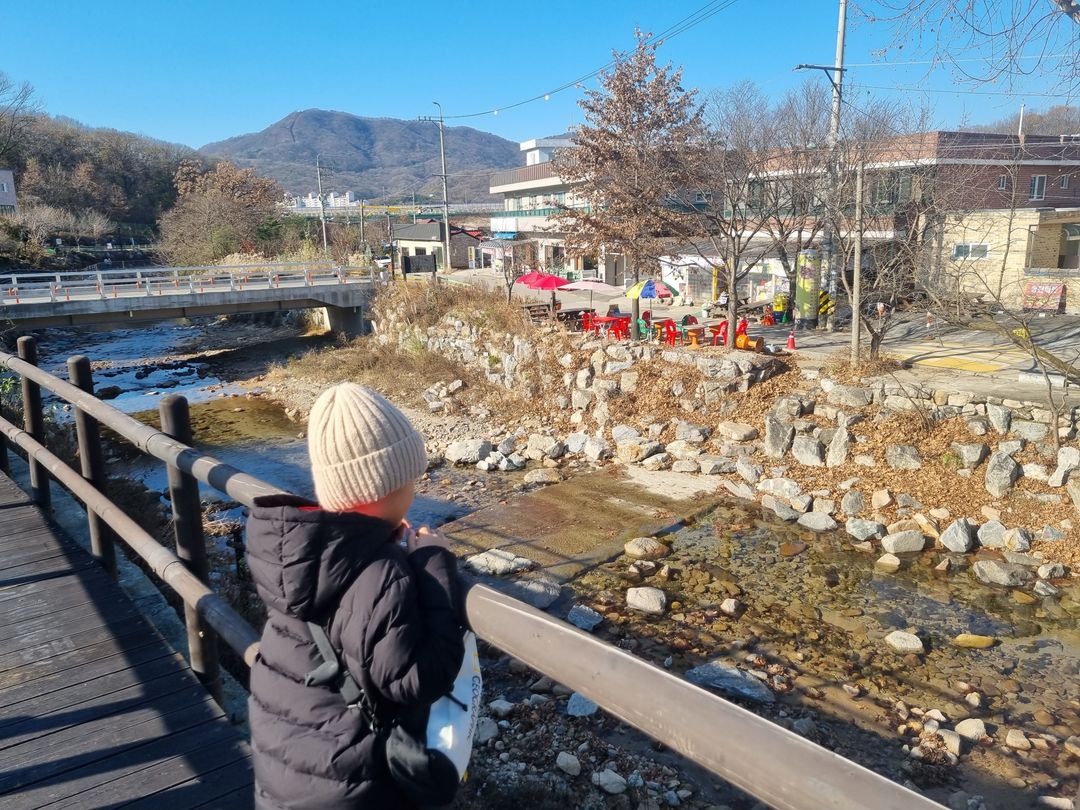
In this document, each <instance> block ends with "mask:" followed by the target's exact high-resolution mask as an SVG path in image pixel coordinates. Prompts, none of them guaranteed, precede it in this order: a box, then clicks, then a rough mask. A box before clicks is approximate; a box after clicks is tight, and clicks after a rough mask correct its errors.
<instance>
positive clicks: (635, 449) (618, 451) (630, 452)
mask: <svg viewBox="0 0 1080 810" xmlns="http://www.w3.org/2000/svg"><path fill="white" fill-rule="evenodd" d="M663 449H664V446H663V445H662V444H660V442H656V441H650V440H649V439H630V440H629V441H625V442H619V445H618V446H617V447H616V448H615V455H616V456H617V457H618V459H619V461H622V462H623V463H625V464H637V463H638V462H640V461H644V460H645V459H647V458H648V457H649V456H655V455H656V454H657V453H659V452H660V451H661V450H663Z"/></svg>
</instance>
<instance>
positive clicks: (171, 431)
mask: <svg viewBox="0 0 1080 810" xmlns="http://www.w3.org/2000/svg"><path fill="white" fill-rule="evenodd" d="M159 412H160V414H161V430H162V432H163V433H166V434H168V435H169V436H171V437H172V438H174V439H176V440H177V441H178V442H182V443H184V444H191V413H190V411H189V410H188V402H187V400H186V399H184V397H181V396H177V395H175V394H170V395H169V396H166V397H164V398H163V399H162V400H161V404H160V407H159ZM167 469H168V473H169V494H170V496H171V497H172V511H173V531H174V533H175V537H176V556H177V557H179V558H180V559H181V560H183V561H184V564H185V565H186V566H187V567H188V570H189V571H190V572H191V573H192V574H194V575H195V576H196V577H198V578H199V580H200V581H201V582H202V583H203V584H205V585H209V584H210V570H209V566H208V564H207V561H206V542H205V540H204V538H203V526H202V504H201V503H200V502H199V482H198V481H197V480H196V479H195V476H193V475H190V474H189V473H185V472H182V471H181V470H180V469H178V468H177V467H174V466H173V465H172V464H168V465H167ZM184 617H185V619H186V620H187V634H188V650H189V651H190V655H191V668H192V670H194V672H195V674H196V675H197V676H198V678H199V680H200V681H202V683H203V685H204V686H205V687H206V689H207V691H208V692H210V695H211V697H213V698H214V700H216V701H217V702H218V703H219V704H220V703H221V700H222V695H221V672H220V670H219V667H218V649H217V634H216V633H214V631H213V630H211V629H210V627H209V625H207V624H206V622H205V621H203V619H202V617H201V616H199V613H198V611H197V610H196V609H195V606H194V605H189V604H187V603H185V604H184Z"/></svg>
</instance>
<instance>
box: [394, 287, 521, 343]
mask: <svg viewBox="0 0 1080 810" xmlns="http://www.w3.org/2000/svg"><path fill="white" fill-rule="evenodd" d="M373 313H374V316H375V320H377V321H382V320H385V319H386V318H387V316H389V315H391V314H393V315H396V316H397V317H398V318H399V319H401V318H404V319H405V320H406V321H407V322H408V323H410V324H411V325H413V326H419V327H421V328H426V327H429V326H435V325H436V324H438V323H440V322H441V321H442V320H443V318H444V317H446V316H447V315H453V316H455V317H458V318H461V319H462V320H463V321H465V322H466V323H468V324H470V325H472V326H476V327H478V328H481V329H491V330H494V331H497V332H506V333H509V334H518V335H525V334H528V333H529V332H530V331H532V328H533V327H532V325H531V324H530V323H529V321H528V319H527V318H526V317H525V314H524V312H523V310H522V309H521V307H519V306H516V305H514V304H508V303H506V295H505V294H504V293H502V292H497V291H493V290H483V289H480V288H477V287H466V286H462V285H460V284H418V283H402V284H391V285H389V286H387V287H385V288H383V289H382V290H381V291H380V292H379V294H378V295H377V296H376V298H375V303H374V306H373Z"/></svg>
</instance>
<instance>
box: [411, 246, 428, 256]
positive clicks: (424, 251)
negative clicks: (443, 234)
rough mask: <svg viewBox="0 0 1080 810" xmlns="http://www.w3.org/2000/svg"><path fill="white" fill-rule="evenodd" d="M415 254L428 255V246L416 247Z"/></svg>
mask: <svg viewBox="0 0 1080 810" xmlns="http://www.w3.org/2000/svg"><path fill="white" fill-rule="evenodd" d="M413 255H414V256H426V255H427V248H416V249H415V250H414V251H413Z"/></svg>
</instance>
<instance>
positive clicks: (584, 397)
mask: <svg viewBox="0 0 1080 810" xmlns="http://www.w3.org/2000/svg"><path fill="white" fill-rule="evenodd" d="M594 399H596V395H595V394H593V392H592V391H582V390H581V389H580V388H575V389H574V390H573V392H571V394H570V407H571V408H573V409H574V410H575V411H587V410H589V406H590V405H592V403H593V400H594Z"/></svg>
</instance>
